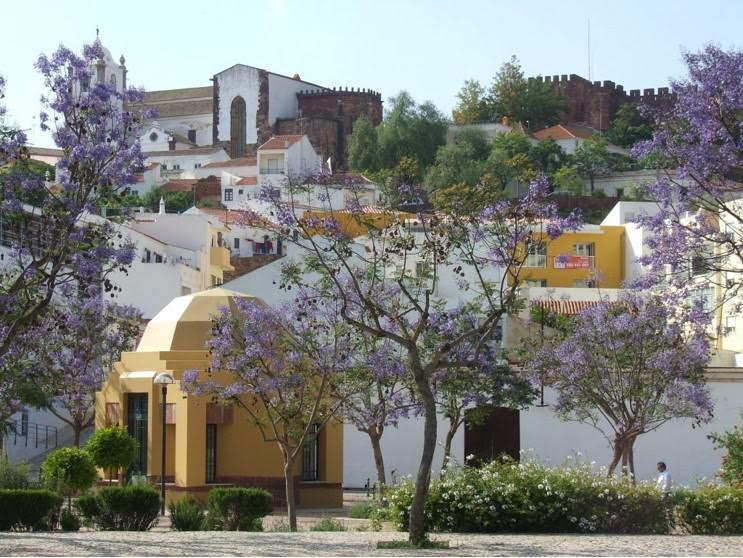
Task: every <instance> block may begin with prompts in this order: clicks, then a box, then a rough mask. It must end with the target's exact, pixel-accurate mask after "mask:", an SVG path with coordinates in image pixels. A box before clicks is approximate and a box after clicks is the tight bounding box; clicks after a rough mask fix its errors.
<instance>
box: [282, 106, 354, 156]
mask: <svg viewBox="0 0 743 558" xmlns="http://www.w3.org/2000/svg"><path fill="white" fill-rule="evenodd" d="M274 134H276V135H287V134H300V135H306V136H307V137H308V138H309V140H310V143H311V144H312V147H314V148H315V150H316V151H317V152H318V153H319V154H320V157H321V159H320V160H321V161H322V162H323V163H325V161H327V160H328V157H331V158H332V160H333V167H334V168H335V167H336V166H337V165H338V164H341V163H342V161H343V160H345V150H344V149H341V148H340V147H339V145H340V141H341V138H340V137H339V136H340V125H339V122H338V121H337V120H336V119H334V118H322V117H315V118H305V117H302V118H293V119H290V120H282V119H277V120H276V123H275V124H274Z"/></svg>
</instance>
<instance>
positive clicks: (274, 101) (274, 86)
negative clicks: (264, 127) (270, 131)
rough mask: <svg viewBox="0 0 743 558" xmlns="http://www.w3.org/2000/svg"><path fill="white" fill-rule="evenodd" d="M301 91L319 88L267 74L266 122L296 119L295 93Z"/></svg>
mask: <svg viewBox="0 0 743 558" xmlns="http://www.w3.org/2000/svg"><path fill="white" fill-rule="evenodd" d="M302 90H312V91H320V90H322V89H321V88H320V87H317V86H316V85H312V84H311V83H307V82H305V81H299V80H296V79H291V78H288V77H286V76H280V75H277V74H268V122H269V124H273V123H274V122H275V121H276V119H277V118H296V116H297V104H298V103H297V93H298V92H299V91H302Z"/></svg>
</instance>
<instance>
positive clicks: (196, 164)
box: [193, 163, 201, 169]
mask: <svg viewBox="0 0 743 558" xmlns="http://www.w3.org/2000/svg"><path fill="white" fill-rule="evenodd" d="M193 168H195V169H200V168H201V163H194V164H193Z"/></svg>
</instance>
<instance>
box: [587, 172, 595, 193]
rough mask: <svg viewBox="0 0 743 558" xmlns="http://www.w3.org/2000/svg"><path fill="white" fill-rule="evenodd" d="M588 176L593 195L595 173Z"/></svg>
mask: <svg viewBox="0 0 743 558" xmlns="http://www.w3.org/2000/svg"><path fill="white" fill-rule="evenodd" d="M588 178H589V180H590V181H591V195H593V188H594V185H593V175H592V174H591V175H589V176H588Z"/></svg>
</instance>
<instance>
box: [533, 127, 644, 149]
mask: <svg viewBox="0 0 743 558" xmlns="http://www.w3.org/2000/svg"><path fill="white" fill-rule="evenodd" d="M599 136H600V133H599V131H598V130H595V129H594V128H591V127H590V126H586V125H583V124H556V125H554V126H550V127H549V128H545V129H544V130H539V131H538V132H534V133H533V134H532V137H534V138H535V139H537V140H539V141H543V140H546V139H553V140H554V141H555V143H557V145H559V146H560V147H562V149H563V150H564V151H565V153H567V154H568V155H573V154H574V153H575V151H576V149H578V148H579V147H580V146H581V145H583V143H584V142H585V141H586V140H588V139H591V138H593V137H599ZM606 148H607V150H608V151H609V152H610V153H618V154H620V155H629V151H628V150H627V149H624V148H623V147H619V146H618V145H613V144H611V143H610V144H608V145H607V146H606Z"/></svg>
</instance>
